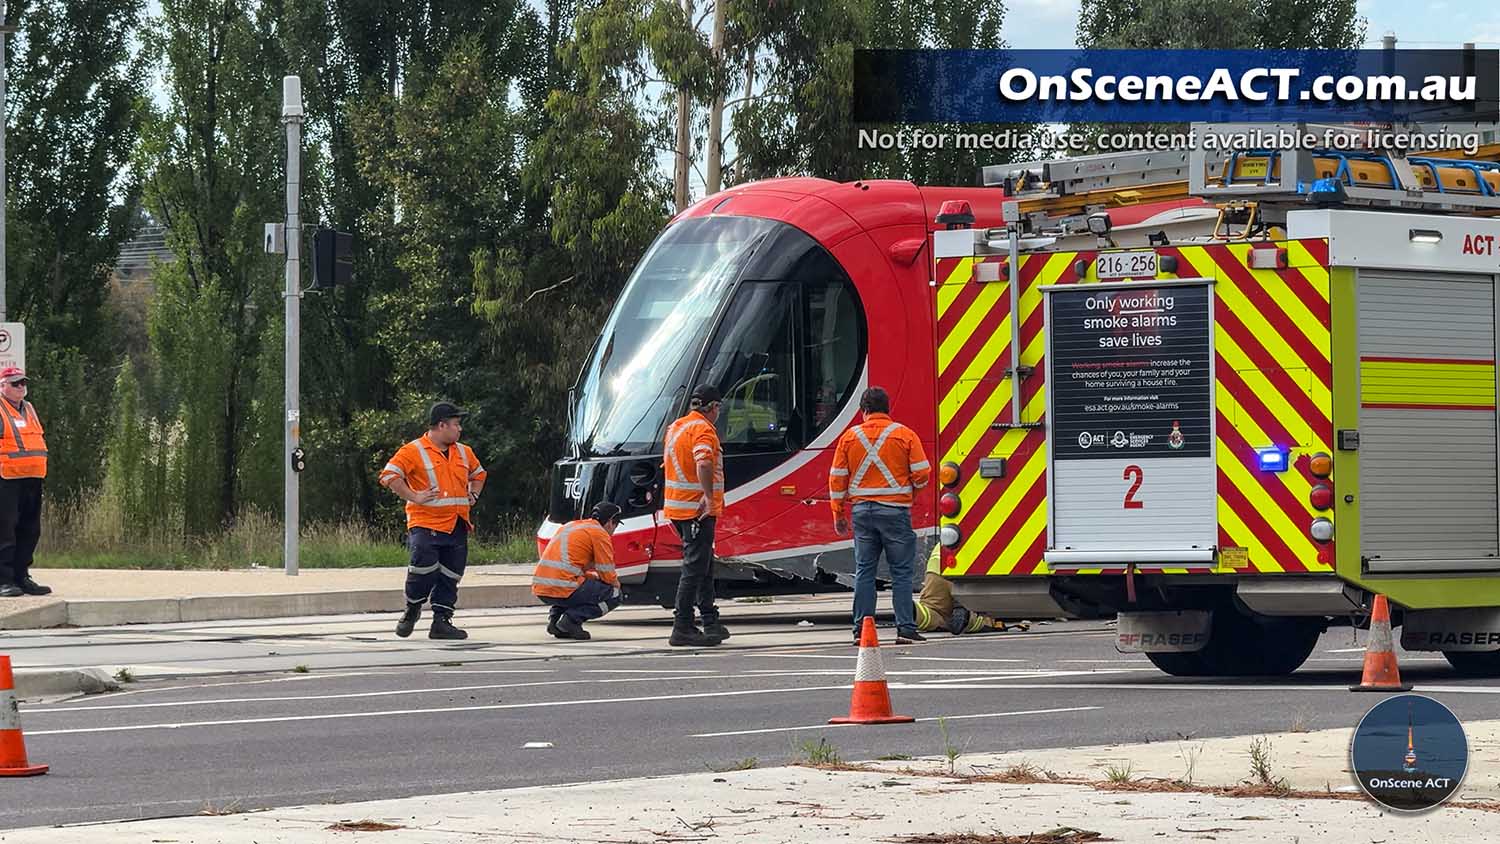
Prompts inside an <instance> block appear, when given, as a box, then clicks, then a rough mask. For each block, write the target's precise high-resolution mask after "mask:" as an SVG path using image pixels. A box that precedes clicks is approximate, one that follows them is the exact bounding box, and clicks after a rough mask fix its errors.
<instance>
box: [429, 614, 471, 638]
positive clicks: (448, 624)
mask: <svg viewBox="0 0 1500 844" xmlns="http://www.w3.org/2000/svg"><path fill="white" fill-rule="evenodd" d="M427 638H429V639H467V638H469V634H468V633H466V632H464V631H462V630H459V629H458V628H457V627H454V626H453V616H451V615H437V614H436V613H434V614H433V616H432V629H430V630H428V631H427Z"/></svg>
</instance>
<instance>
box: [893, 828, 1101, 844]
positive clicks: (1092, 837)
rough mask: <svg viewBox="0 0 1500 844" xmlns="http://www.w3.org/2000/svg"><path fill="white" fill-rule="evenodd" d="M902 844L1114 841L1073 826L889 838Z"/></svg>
mask: <svg viewBox="0 0 1500 844" xmlns="http://www.w3.org/2000/svg"><path fill="white" fill-rule="evenodd" d="M885 840H887V841H895V842H900V844H1084V842H1094V841H1113V840H1115V839H1113V838H1105V837H1104V836H1103V835H1101V834H1100V833H1097V832H1092V831H1090V830H1087V829H1076V828H1074V827H1071V826H1064V827H1058V828H1057V829H1053V830H1048V831H1047V832H1028V833H1026V834H1025V835H1005V834H1003V833H998V832H997V833H989V834H986V833H976V832H958V833H951V834H947V835H941V834H933V833H927V834H921V835H904V836H901V837H900V838H887V839H885Z"/></svg>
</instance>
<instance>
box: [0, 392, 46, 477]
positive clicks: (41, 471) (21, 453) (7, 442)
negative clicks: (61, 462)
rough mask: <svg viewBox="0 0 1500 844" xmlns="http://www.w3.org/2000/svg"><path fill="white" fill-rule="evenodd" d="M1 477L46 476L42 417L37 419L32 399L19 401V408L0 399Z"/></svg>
mask: <svg viewBox="0 0 1500 844" xmlns="http://www.w3.org/2000/svg"><path fill="white" fill-rule="evenodd" d="M0 413H4V414H5V419H4V421H3V422H0V426H3V428H4V430H3V431H0V478H45V477H47V440H46V438H45V437H43V436H42V433H43V432H42V420H40V419H38V418H37V415H36V408H35V407H33V406H32V404H31V402H29V401H23V402H21V409H20V410H16V408H15V405H12V404H11V403H10V402H8V401H6V400H4V399H0Z"/></svg>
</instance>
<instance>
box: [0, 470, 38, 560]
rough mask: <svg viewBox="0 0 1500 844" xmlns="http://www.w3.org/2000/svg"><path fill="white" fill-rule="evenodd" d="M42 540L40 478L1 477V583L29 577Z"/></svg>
mask: <svg viewBox="0 0 1500 844" xmlns="http://www.w3.org/2000/svg"><path fill="white" fill-rule="evenodd" d="M41 538H42V479H41V478H0V584H5V583H14V584H17V585H19V584H20V583H21V581H23V580H25V579H26V578H28V577H30V576H31V555H32V554H34V553H36V543H37V540H38V539H41Z"/></svg>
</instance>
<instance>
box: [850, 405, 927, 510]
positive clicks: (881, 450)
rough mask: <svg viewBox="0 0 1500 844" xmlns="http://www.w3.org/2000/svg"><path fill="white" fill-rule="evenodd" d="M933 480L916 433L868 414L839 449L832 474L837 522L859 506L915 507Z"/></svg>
mask: <svg viewBox="0 0 1500 844" xmlns="http://www.w3.org/2000/svg"><path fill="white" fill-rule="evenodd" d="M850 467H853V468H852V469H851V468H850ZM931 477H932V466H931V464H929V463H928V462H927V455H926V454H925V453H923V451H922V442H921V441H920V440H918V439H917V435H916V433H915V432H914V431H912V429H910V428H908V427H906V426H905V425H902V424H900V423H899V422H893V421H892V420H891V417H890V416H889V415H887V414H884V413H869V414H866V415H865V420H864V422H863V423H861V424H860V425H857V426H855V427H853V428H850V429H849V430H847V431H845V432H844V435H843V436H842V437H840V438H839V444H838V445H837V446H835V447H834V451H833V468H832V469H830V470H829V471H828V500H829V501H830V502H831V503H832V504H833V517H834V518H836V519H837V518H843V516H844V514H846V513H848V512H849V508H850V507H852V506H853V504H854V502H856V501H878V502H880V503H881V504H891V505H894V506H897V507H910V506H911V502H912V497H913V495H914V494H915V493H916V491H917V490H919V489H921V488H923V487H925V486H927V481H928V479H929V478H931Z"/></svg>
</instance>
